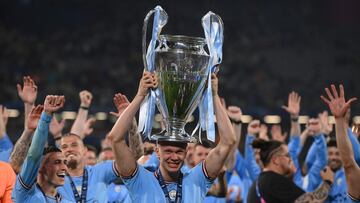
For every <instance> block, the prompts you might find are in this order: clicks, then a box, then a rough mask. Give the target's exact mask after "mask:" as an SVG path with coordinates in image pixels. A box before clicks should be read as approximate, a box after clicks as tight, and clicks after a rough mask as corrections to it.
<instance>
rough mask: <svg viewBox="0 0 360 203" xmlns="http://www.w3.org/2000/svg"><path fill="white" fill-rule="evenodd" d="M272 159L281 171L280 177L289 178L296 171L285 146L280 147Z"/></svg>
mask: <svg viewBox="0 0 360 203" xmlns="http://www.w3.org/2000/svg"><path fill="white" fill-rule="evenodd" d="M273 159H274V162H275V163H276V164H277V165H278V166H279V168H280V170H281V171H282V175H285V176H291V175H292V174H293V173H294V172H295V171H296V170H294V168H295V166H294V162H293V161H292V159H291V157H290V155H289V150H288V148H287V146H286V145H281V150H280V151H279V152H276V153H275V154H274V155H273Z"/></svg>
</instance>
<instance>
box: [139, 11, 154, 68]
mask: <svg viewBox="0 0 360 203" xmlns="http://www.w3.org/2000/svg"><path fill="white" fill-rule="evenodd" d="M154 12H155V9H153V10H151V11H149V13H148V14H146V17H145V19H144V25H143V29H142V52H143V62H144V68H145V69H144V70H148V65H147V61H146V32H147V25H148V23H149V19H150V17H151V15H152V14H153V13H154Z"/></svg>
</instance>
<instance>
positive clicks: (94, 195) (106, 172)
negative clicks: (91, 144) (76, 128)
mask: <svg viewBox="0 0 360 203" xmlns="http://www.w3.org/2000/svg"><path fill="white" fill-rule="evenodd" d="M61 150H62V152H63V154H64V156H65V158H66V160H67V166H68V174H67V175H66V177H65V180H66V181H65V184H64V185H63V186H62V187H60V188H59V189H58V190H59V193H60V194H61V195H62V196H64V197H66V198H67V199H70V200H71V201H73V202H107V201H108V195H107V188H108V185H110V184H111V183H112V182H113V181H114V180H116V178H118V175H117V171H116V168H115V164H114V161H105V162H101V163H98V164H96V165H94V166H87V165H86V160H85V153H86V147H85V146H84V143H83V141H82V139H81V138H80V137H79V136H77V135H75V134H70V133H69V134H66V135H64V136H63V137H62V138H61Z"/></svg>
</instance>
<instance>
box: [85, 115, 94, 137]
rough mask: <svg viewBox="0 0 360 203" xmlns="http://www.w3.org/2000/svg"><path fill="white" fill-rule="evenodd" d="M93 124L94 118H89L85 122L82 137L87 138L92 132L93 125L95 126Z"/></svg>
mask: <svg viewBox="0 0 360 203" xmlns="http://www.w3.org/2000/svg"><path fill="white" fill-rule="evenodd" d="M95 122H96V119H95V118H89V119H87V120H86V122H85V125H84V136H88V135H90V134H91V133H92V132H93V131H94V128H93V125H94V124H95Z"/></svg>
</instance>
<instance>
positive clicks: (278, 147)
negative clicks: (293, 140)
mask: <svg viewBox="0 0 360 203" xmlns="http://www.w3.org/2000/svg"><path fill="white" fill-rule="evenodd" d="M252 145H253V147H254V148H258V149H260V159H261V161H262V162H263V164H264V170H263V172H262V173H261V174H260V175H259V178H258V179H257V180H256V181H254V183H253V185H252V186H251V188H250V190H249V194H248V199H247V202H248V203H265V202H266V203H292V202H295V203H305V202H311V203H320V202H321V203H322V202H324V201H325V199H326V198H327V196H328V193H329V191H330V188H331V185H332V184H333V180H334V174H333V172H332V171H331V170H330V169H329V168H326V169H324V171H322V172H321V176H322V178H323V180H324V182H323V183H322V184H321V185H320V186H319V187H318V188H317V189H316V190H315V191H314V192H309V193H305V192H304V191H303V190H302V189H301V188H299V187H298V186H297V185H296V184H295V183H294V182H293V181H292V180H291V179H290V178H288V177H289V176H290V175H291V174H292V173H294V170H293V169H294V163H293V161H292V159H291V157H290V155H289V151H288V148H287V146H286V144H284V143H282V142H280V141H275V140H272V141H265V140H262V139H256V140H254V142H253V144H252Z"/></svg>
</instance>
